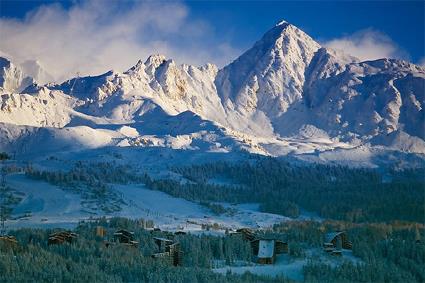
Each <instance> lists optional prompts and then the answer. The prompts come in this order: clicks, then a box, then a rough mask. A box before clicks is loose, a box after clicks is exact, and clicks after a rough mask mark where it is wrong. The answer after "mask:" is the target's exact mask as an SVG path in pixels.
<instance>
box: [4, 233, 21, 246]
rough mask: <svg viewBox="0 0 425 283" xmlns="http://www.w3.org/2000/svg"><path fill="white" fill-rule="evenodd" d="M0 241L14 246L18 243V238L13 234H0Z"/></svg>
mask: <svg viewBox="0 0 425 283" xmlns="http://www.w3.org/2000/svg"><path fill="white" fill-rule="evenodd" d="M0 243H2V244H3V245H5V246H9V247H14V246H17V245H18V240H16V238H15V237H14V236H0Z"/></svg>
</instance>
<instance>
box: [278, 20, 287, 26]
mask: <svg viewBox="0 0 425 283" xmlns="http://www.w3.org/2000/svg"><path fill="white" fill-rule="evenodd" d="M284 24H288V22H287V21H285V20H280V21H279V22H277V23H276V25H275V27H278V26H281V25H284Z"/></svg>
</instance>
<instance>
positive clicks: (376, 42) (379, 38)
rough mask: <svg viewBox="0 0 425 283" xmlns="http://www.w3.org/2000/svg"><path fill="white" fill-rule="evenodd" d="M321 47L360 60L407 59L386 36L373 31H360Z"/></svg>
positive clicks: (325, 43)
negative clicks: (335, 50)
mask: <svg viewBox="0 0 425 283" xmlns="http://www.w3.org/2000/svg"><path fill="white" fill-rule="evenodd" d="M323 45H324V46H327V47H330V48H333V49H338V50H342V51H343V52H344V53H346V54H350V55H353V56H355V57H357V58H359V59H360V60H374V59H380V58H396V59H408V58H409V55H408V54H407V52H405V51H404V50H403V49H402V48H400V47H399V46H398V45H397V44H396V43H395V42H394V41H393V40H392V39H391V38H390V37H389V36H388V35H386V34H384V33H382V32H380V31H377V30H374V29H365V30H360V31H358V32H355V33H353V34H351V35H347V36H343V37H341V38H336V39H332V40H329V41H326V42H324V43H323Z"/></svg>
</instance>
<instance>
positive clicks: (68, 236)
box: [47, 231, 78, 245]
mask: <svg viewBox="0 0 425 283" xmlns="http://www.w3.org/2000/svg"><path fill="white" fill-rule="evenodd" d="M77 237H78V235H77V234H75V233H73V232H70V231H62V232H57V233H53V234H50V235H49V239H48V240H47V244H48V245H61V244H63V243H65V242H67V243H72V242H74V241H75V240H76V239H77Z"/></svg>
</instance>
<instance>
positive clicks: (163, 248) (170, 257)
mask: <svg viewBox="0 0 425 283" xmlns="http://www.w3.org/2000/svg"><path fill="white" fill-rule="evenodd" d="M153 239H154V241H155V243H156V244H157V246H158V252H157V253H154V254H153V255H152V257H153V258H156V259H163V260H165V261H167V262H168V263H169V264H172V265H174V266H179V265H181V264H182V252H181V249H180V243H178V242H174V241H172V240H169V239H166V238H160V237H155V238H153Z"/></svg>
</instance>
